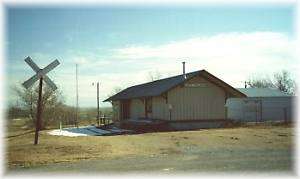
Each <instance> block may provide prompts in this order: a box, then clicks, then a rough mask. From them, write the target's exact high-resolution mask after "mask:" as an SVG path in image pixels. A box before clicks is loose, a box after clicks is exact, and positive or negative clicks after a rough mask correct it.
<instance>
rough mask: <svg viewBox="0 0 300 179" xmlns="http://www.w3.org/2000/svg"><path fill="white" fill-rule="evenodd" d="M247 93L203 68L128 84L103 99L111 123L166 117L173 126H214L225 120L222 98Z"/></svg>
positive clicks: (224, 101) (235, 96) (180, 127)
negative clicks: (108, 107) (110, 109)
mask: <svg viewBox="0 0 300 179" xmlns="http://www.w3.org/2000/svg"><path fill="white" fill-rule="evenodd" d="M246 97H247V96H246V95H245V94H244V93H243V92H241V91H239V90H237V89H235V88H233V87H232V86H230V85H228V84H227V83H225V82H224V81H222V80H220V79H219V78H217V77H215V76H214V75H212V74H210V73H209V72H207V71H205V70H200V71H195V72H191V73H187V74H185V72H184V74H182V75H178V76H174V77H170V78H165V79H161V80H156V81H153V82H149V83H144V84H140V85H136V86H132V87H129V88H127V89H125V90H123V91H121V92H119V93H117V94H116V95H113V96H111V97H110V98H108V99H106V100H105V101H110V102H111V103H112V105H113V113H114V117H113V120H114V122H115V123H119V124H120V123H122V122H126V121H155V120H161V121H166V122H167V123H168V124H169V125H170V126H172V127H173V128H175V129H193V128H207V127H218V126H221V125H222V124H224V123H225V122H226V121H227V114H226V113H227V112H226V107H225V104H226V100H227V99H228V98H246Z"/></svg>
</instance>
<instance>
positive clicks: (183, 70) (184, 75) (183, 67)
mask: <svg viewBox="0 0 300 179" xmlns="http://www.w3.org/2000/svg"><path fill="white" fill-rule="evenodd" d="M182 72H183V77H184V79H186V74H185V62H182Z"/></svg>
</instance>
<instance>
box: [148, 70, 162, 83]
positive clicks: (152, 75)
mask: <svg viewBox="0 0 300 179" xmlns="http://www.w3.org/2000/svg"><path fill="white" fill-rule="evenodd" d="M161 77H162V75H161V73H160V72H159V71H157V70H156V71H155V72H149V73H148V80H150V81H155V80H159V79H161Z"/></svg>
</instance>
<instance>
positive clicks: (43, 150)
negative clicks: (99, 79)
mask: <svg viewBox="0 0 300 179" xmlns="http://www.w3.org/2000/svg"><path fill="white" fill-rule="evenodd" d="M16 126H18V127H19V128H20V127H21V125H14V127H13V129H14V130H16V129H17V128H18V127H16ZM10 129H11V128H10ZM292 129H293V128H292V127H290V126H252V127H238V128H226V129H209V130H199V131H182V132H161V133H146V134H139V135H122V136H103V137H102V136H89V137H63V136H50V135H48V134H47V133H46V131H43V132H41V135H40V138H39V141H40V143H39V145H37V146H34V145H33V139H34V133H33V132H32V133H27V134H24V135H19V136H16V137H9V138H6V139H5V142H6V147H7V151H6V159H7V162H8V167H9V168H14V167H16V166H24V167H30V166H36V165H41V164H49V163H57V162H73V161H78V160H83V159H109V158H118V157H125V156H149V155H164V154H181V153H182V152H183V149H184V148H185V147H196V148H197V149H199V150H203V151H212V150H216V149H218V150H220V149H222V150H231V149H235V150H236V149H241V150H244V149H266V150H268V149H270V150H272V149H290V148H292V138H293V130H292ZM19 130H20V131H22V130H21V129H19ZM22 132H24V131H22Z"/></svg>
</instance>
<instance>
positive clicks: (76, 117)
mask: <svg viewBox="0 0 300 179" xmlns="http://www.w3.org/2000/svg"><path fill="white" fill-rule="evenodd" d="M75 126H76V127H77V128H78V64H77V63H76V115H75Z"/></svg>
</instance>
